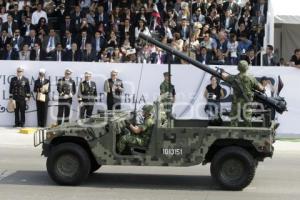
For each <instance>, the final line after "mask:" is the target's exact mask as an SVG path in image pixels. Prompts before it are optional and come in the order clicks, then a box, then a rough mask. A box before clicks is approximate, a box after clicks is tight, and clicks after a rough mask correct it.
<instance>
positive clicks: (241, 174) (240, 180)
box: [210, 146, 256, 190]
mask: <svg viewBox="0 0 300 200" xmlns="http://www.w3.org/2000/svg"><path fill="white" fill-rule="evenodd" d="M255 169H256V161H255V159H254V158H253V156H252V155H251V154H250V153H249V152H248V151H246V150H245V149H243V148H241V147H236V146H231V147H225V148H223V149H221V150H219V151H218V152H217V153H216V154H215V156H214V157H213V159H212V162H211V166H210V172H211V175H212V177H213V179H214V180H215V181H216V182H217V184H219V185H220V186H221V187H222V188H223V189H226V190H242V189H244V188H245V187H247V186H248V185H249V184H250V183H251V181H252V179H253V178H254V175H255Z"/></svg>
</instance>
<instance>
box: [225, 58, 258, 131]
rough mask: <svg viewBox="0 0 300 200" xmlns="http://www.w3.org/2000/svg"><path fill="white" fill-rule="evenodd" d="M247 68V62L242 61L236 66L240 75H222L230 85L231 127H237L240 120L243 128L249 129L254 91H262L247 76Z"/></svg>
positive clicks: (251, 77) (253, 80) (253, 79)
mask: <svg viewBox="0 0 300 200" xmlns="http://www.w3.org/2000/svg"><path fill="white" fill-rule="evenodd" d="M248 68H249V65H248V62H247V61H245V60H242V61H240V62H239V64H238V70H239V71H240V73H238V74H237V75H228V74H225V73H222V76H223V79H224V80H226V81H228V82H229V83H231V84H232V87H233V97H232V98H233V99H232V105H231V113H230V116H231V126H234V127H237V126H238V122H239V119H240V118H242V119H243V120H244V122H245V126H247V127H251V126H252V123H251V118H252V110H251V102H252V101H253V97H254V92H253V89H254V90H259V91H262V92H263V91H264V88H263V87H262V85H261V84H260V83H259V82H258V81H257V80H256V79H255V77H253V76H252V75H249V74H247V70H248Z"/></svg>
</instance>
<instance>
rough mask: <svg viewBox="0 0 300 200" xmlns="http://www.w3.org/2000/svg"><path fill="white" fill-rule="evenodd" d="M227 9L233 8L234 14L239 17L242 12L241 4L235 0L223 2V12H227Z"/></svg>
mask: <svg viewBox="0 0 300 200" xmlns="http://www.w3.org/2000/svg"><path fill="white" fill-rule="evenodd" d="M227 10H231V11H232V14H233V16H234V17H235V18H237V17H238V16H239V13H240V6H239V5H238V4H237V3H236V2H234V0H228V1H226V2H225V3H224V4H223V12H224V13H225V12H226V11H227Z"/></svg>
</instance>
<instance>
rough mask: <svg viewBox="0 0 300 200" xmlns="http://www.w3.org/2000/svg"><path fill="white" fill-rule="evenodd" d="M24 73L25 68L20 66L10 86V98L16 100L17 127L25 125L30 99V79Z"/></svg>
mask: <svg viewBox="0 0 300 200" xmlns="http://www.w3.org/2000/svg"><path fill="white" fill-rule="evenodd" d="M23 74H24V69H23V68H22V67H19V68H18V69H17V76H15V77H13V78H12V79H11V82H10V86H9V98H10V99H13V100H14V101H15V127H24V124H25V110H26V102H27V101H29V99H30V85H29V81H28V79H27V78H26V77H25V76H23Z"/></svg>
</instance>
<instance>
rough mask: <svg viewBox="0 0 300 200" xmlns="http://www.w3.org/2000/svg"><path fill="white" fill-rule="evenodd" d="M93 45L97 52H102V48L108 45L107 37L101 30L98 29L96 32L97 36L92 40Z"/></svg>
mask: <svg viewBox="0 0 300 200" xmlns="http://www.w3.org/2000/svg"><path fill="white" fill-rule="evenodd" d="M92 46H93V50H95V51H96V52H97V53H99V52H102V50H103V49H104V48H105V46H106V39H105V37H104V35H103V34H102V35H101V33H100V32H99V31H96V33H95V38H94V39H93V41H92Z"/></svg>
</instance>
